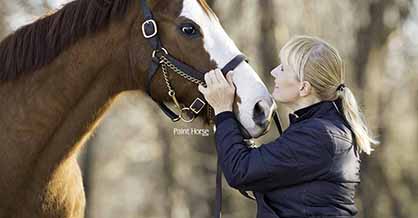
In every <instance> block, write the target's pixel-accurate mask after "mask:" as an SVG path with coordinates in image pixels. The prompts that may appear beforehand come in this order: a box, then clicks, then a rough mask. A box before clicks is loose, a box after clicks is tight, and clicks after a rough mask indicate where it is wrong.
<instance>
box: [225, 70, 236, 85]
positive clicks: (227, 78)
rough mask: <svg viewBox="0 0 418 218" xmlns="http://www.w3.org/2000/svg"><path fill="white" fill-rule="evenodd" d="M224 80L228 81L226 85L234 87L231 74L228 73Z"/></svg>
mask: <svg viewBox="0 0 418 218" xmlns="http://www.w3.org/2000/svg"><path fill="white" fill-rule="evenodd" d="M226 80H227V81H228V83H229V84H230V85H231V86H234V81H232V73H231V72H229V73H228V74H226Z"/></svg>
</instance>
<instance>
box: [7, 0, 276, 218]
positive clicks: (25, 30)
mask: <svg viewBox="0 0 418 218" xmlns="http://www.w3.org/2000/svg"><path fill="white" fill-rule="evenodd" d="M148 4H149V6H150V8H151V10H152V12H153V13H154V15H155V19H156V20H157V21H158V31H159V33H160V37H161V42H162V43H163V44H164V46H165V49H166V50H167V51H169V52H170V54H171V55H173V56H175V57H177V58H178V59H180V60H181V61H183V62H184V63H188V64H190V65H191V66H192V67H193V68H194V69H196V70H199V71H200V72H208V71H209V70H211V69H214V68H217V67H223V66H224V65H226V64H227V63H228V61H229V60H231V59H232V58H233V57H235V56H237V55H239V54H241V52H240V51H239V49H238V48H237V47H236V45H235V44H234V42H233V41H232V40H231V39H230V38H229V36H228V35H227V33H226V32H225V30H224V29H223V28H222V26H221V24H220V22H219V19H218V18H217V16H216V15H215V14H214V12H213V11H212V10H211V9H210V7H209V6H208V5H207V3H206V2H205V1H204V0H148ZM141 9H142V6H141V4H140V2H138V0H75V1H73V2H70V3H68V4H66V5H65V6H63V7H62V8H61V9H59V10H57V11H56V12H55V13H53V14H50V15H47V16H45V17H41V18H39V19H38V20H36V21H34V22H33V23H31V24H28V25H26V26H23V27H21V28H19V29H18V30H16V31H15V32H14V33H12V34H10V35H9V36H7V37H6V38H5V39H4V40H2V41H1V43H0V105H1V106H0V130H1V131H0V175H1V176H0V217H1V218H5V217H7V218H27V217H31V218H32V217H42V218H52V217H61V218H81V217H84V208H85V194H84V190H83V184H82V175H81V171H80V167H79V165H78V163H77V160H76V159H77V155H78V153H79V151H80V148H82V146H83V144H85V142H86V140H87V139H88V138H89V136H90V135H91V132H92V131H93V130H94V129H95V128H96V127H97V125H98V124H99V121H100V119H101V116H102V114H103V113H104V112H105V111H106V109H107V108H108V107H109V106H110V105H111V104H112V101H113V100H114V99H115V98H116V97H117V96H118V95H119V94H120V93H123V92H125V91H138V92H143V91H145V89H146V86H147V71H148V67H149V64H150V63H151V62H152V55H151V54H152V48H151V47H150V46H149V44H148V42H147V39H146V38H144V36H143V32H141V31H142V29H141V26H142V24H143V22H144V16H143V12H142V11H141ZM230 73H233V82H234V84H235V86H236V98H235V101H234V113H235V115H236V117H237V119H238V120H239V122H240V123H241V125H242V128H243V129H245V130H246V132H247V133H248V134H249V135H250V136H251V137H258V136H260V135H262V134H264V133H265V132H266V130H267V129H268V126H269V125H268V123H269V122H270V120H271V117H272V113H273V112H272V111H273V110H274V108H275V103H274V101H273V100H272V97H271V95H270V94H269V92H268V90H267V88H266V87H265V85H264V83H263V82H262V81H261V79H260V78H259V76H258V75H257V73H256V72H255V71H254V69H253V68H252V67H251V66H250V65H249V64H248V63H246V62H243V63H240V64H239V65H238V66H237V67H236V69H235V70H234V71H232V72H230ZM169 78H170V81H171V85H172V88H173V89H174V90H175V91H176V94H177V100H178V101H179V102H182V103H184V104H185V105H189V104H191V103H192V101H193V99H196V98H197V97H199V96H200V97H201V94H200V93H199V92H198V90H197V84H194V83H191V82H188V81H185V80H184V78H182V77H180V76H178V75H176V74H169ZM150 91H151V93H152V95H153V99H154V100H155V101H160V102H171V101H172V98H171V96H169V95H168V94H167V90H166V87H165V80H164V76H163V74H162V70H161V69H159V70H158V71H157V73H156V75H155V78H154V79H153V81H152V84H151V85H150ZM205 110H206V111H207V110H209V107H206V108H205ZM260 117H261V120H260ZM199 119H203V120H204V121H205V123H207V124H210V120H211V119H213V117H212V118H210V116H208V115H207V113H204V114H200V115H199ZM144 125H146V124H144Z"/></svg>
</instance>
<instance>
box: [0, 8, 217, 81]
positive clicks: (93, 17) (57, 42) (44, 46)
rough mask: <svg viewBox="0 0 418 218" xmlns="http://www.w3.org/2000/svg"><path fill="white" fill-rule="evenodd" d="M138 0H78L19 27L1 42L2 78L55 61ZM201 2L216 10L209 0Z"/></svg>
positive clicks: (0, 75) (0, 79)
mask: <svg viewBox="0 0 418 218" xmlns="http://www.w3.org/2000/svg"><path fill="white" fill-rule="evenodd" d="M134 1H137V0H75V1H73V2H70V3H68V4H66V5H65V6H64V7H63V8H62V9H60V10H58V11H57V12H56V13H54V14H52V15H50V16H46V17H44V18H41V19H39V20H37V21H35V22H34V23H32V24H28V25H26V26H23V27H21V28H19V29H18V30H17V31H16V32H14V33H13V34H11V35H9V36H7V37H6V38H5V39H4V40H3V41H1V42H0V81H8V80H15V79H17V78H19V77H20V76H21V75H23V74H25V73H30V72H33V71H36V70H37V69H39V68H41V67H43V66H45V65H47V64H49V63H51V62H52V61H53V60H54V59H55V58H56V57H57V56H58V55H59V54H60V53H61V52H62V51H64V50H65V49H66V48H68V47H70V46H71V45H73V44H74V43H76V42H77V41H78V40H79V39H81V38H83V37H84V36H86V35H87V34H89V33H95V32H97V31H99V30H101V29H103V28H104V27H106V26H108V24H109V23H110V21H112V20H115V19H120V18H122V17H123V16H124V15H125V14H126V13H127V11H128V9H129V7H130V6H131V4H133V2H134ZM198 2H199V4H200V5H201V6H202V7H203V9H204V10H205V11H206V12H207V13H208V14H209V13H213V12H212V10H211V9H210V8H209V6H208V5H207V3H206V1H205V0H198Z"/></svg>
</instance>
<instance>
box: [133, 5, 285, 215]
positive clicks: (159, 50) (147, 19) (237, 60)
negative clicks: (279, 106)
mask: <svg viewBox="0 0 418 218" xmlns="http://www.w3.org/2000/svg"><path fill="white" fill-rule="evenodd" d="M140 4H141V7H142V10H143V16H144V22H143V23H142V33H143V36H144V37H145V38H146V39H148V41H149V43H150V46H151V48H152V49H153V52H152V61H151V64H150V67H149V69H148V77H147V84H146V86H147V93H148V95H149V96H150V97H151V98H152V99H153V100H154V101H155V102H157V103H158V105H159V106H160V108H161V110H162V111H163V112H164V113H165V114H166V115H167V116H168V117H170V119H171V120H172V121H173V122H176V121H179V120H181V119H182V120H183V121H186V122H188V121H187V120H184V118H183V117H182V113H183V111H184V110H186V111H188V112H190V111H191V112H193V113H194V116H195V115H198V114H199V112H200V111H201V110H202V109H203V108H204V107H205V105H207V106H208V107H209V105H208V104H207V103H206V101H204V100H202V99H200V98H196V99H195V100H194V101H193V103H192V104H191V105H190V106H189V107H188V108H180V105H179V103H178V102H177V99H176V97H175V92H174V90H170V92H169V95H170V97H172V99H173V101H174V103H175V104H176V105H177V107H178V109H180V115H178V114H176V113H175V112H173V111H172V110H171V109H170V108H168V107H167V106H166V105H165V104H164V102H159V101H157V100H156V99H155V98H154V97H153V96H152V94H151V83H152V81H153V78H154V76H155V75H156V73H157V71H158V69H159V68H160V67H162V68H163V73H164V76H165V79H166V83H167V87H168V88H169V89H171V87H170V84H169V81H168V78H167V77H166V75H165V72H164V71H166V70H167V68H170V69H171V70H173V71H174V72H176V73H177V74H179V75H180V76H182V77H184V78H185V79H187V80H190V81H191V82H194V83H198V84H202V85H203V86H206V84H205V81H204V73H202V72H199V71H197V70H195V69H193V67H191V66H190V65H187V64H185V63H183V62H182V61H180V60H178V59H177V58H175V57H173V56H171V55H170V54H169V52H168V51H167V50H166V49H165V48H164V47H163V46H162V43H161V41H160V38H159V35H158V27H157V22H156V21H155V19H154V16H153V14H152V11H151V9H150V8H149V7H148V5H147V3H146V0H140ZM244 61H247V59H246V57H245V56H244V55H242V54H240V55H237V56H236V57H234V58H233V59H232V60H231V61H230V62H228V63H227V64H226V65H225V66H224V67H223V68H222V70H221V71H222V73H223V74H224V76H226V74H227V73H228V72H230V71H232V70H234V69H235V68H236V67H237V66H238V65H240V64H241V63H242V62H244ZM208 111H211V108H208ZM273 118H274V121H275V122H276V126H277V128H278V130H279V133H280V135H281V134H282V128H281V125H280V121H279V118H278V116H277V113H274V114H273ZM193 119H194V118H193ZM193 119H191V121H193ZM240 192H241V193H242V194H243V195H244V196H246V197H248V198H251V197H250V196H249V195H248V194H247V193H246V192H245V191H240ZM215 199H216V202H215V218H220V217H221V208H222V170H221V167H220V160H219V159H218V160H217V173H216V197H215ZM251 199H252V198H251Z"/></svg>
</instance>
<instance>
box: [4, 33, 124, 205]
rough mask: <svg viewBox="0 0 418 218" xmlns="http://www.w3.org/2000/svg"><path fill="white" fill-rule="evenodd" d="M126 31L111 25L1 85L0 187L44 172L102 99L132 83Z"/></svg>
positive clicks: (78, 137) (82, 130)
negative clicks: (43, 65) (38, 68)
mask: <svg viewBox="0 0 418 218" xmlns="http://www.w3.org/2000/svg"><path fill="white" fill-rule="evenodd" d="M115 28H116V29H115ZM128 36H129V28H127V27H124V26H118V27H117V26H116V25H111V27H110V28H108V30H107V31H103V32H101V33H97V34H96V35H95V36H92V37H89V38H85V39H83V40H80V41H79V42H78V43H76V44H75V45H74V46H73V47H72V48H70V49H68V50H66V51H65V52H63V53H62V54H61V55H60V56H59V57H58V58H57V59H56V60H54V61H53V62H52V63H51V64H49V65H48V66H45V67H43V68H42V69H40V70H38V71H37V72H34V73H32V74H30V75H28V76H26V77H23V78H21V79H20V80H18V81H14V82H9V83H7V84H5V85H2V86H0V105H2V106H1V107H2V113H0V129H1V132H0V144H1V146H0V149H1V150H0V166H2V167H1V168H2V171H1V174H3V175H8V176H7V177H6V178H5V179H6V181H3V180H0V190H5V189H4V188H7V187H8V186H9V185H10V184H11V183H14V182H17V181H19V180H25V179H29V180H32V179H34V178H25V177H27V176H30V177H31V175H27V172H28V171H29V172H33V171H37V175H43V176H41V177H43V178H45V177H48V174H50V173H52V172H53V170H54V168H56V167H57V166H58V165H59V164H60V163H62V162H63V161H64V160H65V159H66V158H69V157H71V156H73V155H72V154H74V153H75V152H76V151H77V150H78V148H79V147H80V146H78V145H79V144H81V142H82V141H83V138H85V137H86V135H88V133H89V132H90V130H91V129H92V127H93V126H94V124H95V123H96V121H97V120H98V119H99V117H100V115H101V113H102V112H103V111H104V110H103V109H104V108H105V107H106V105H108V104H107V103H109V102H110V101H111V99H112V98H113V97H115V96H116V95H117V94H118V93H120V92H122V91H123V90H126V89H129V88H131V87H128V85H127V83H126V81H127V78H126V77H128V75H127V74H128V72H130V71H129V64H128V60H129V57H128V53H127V44H128V41H129V40H128ZM34 168H35V169H34ZM3 169H4V171H3ZM38 182H40V181H38ZM4 186H5V187H4ZM0 195H1V192H0ZM0 206H1V205H0Z"/></svg>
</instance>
